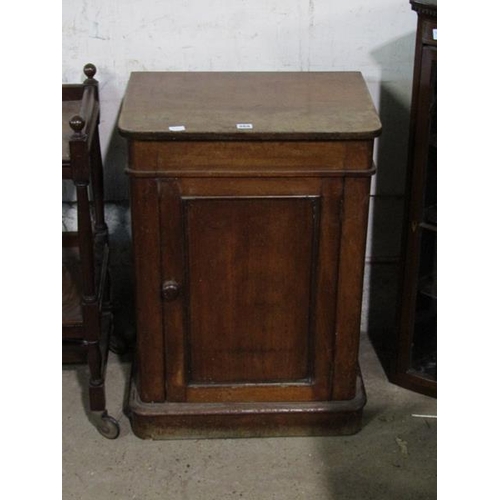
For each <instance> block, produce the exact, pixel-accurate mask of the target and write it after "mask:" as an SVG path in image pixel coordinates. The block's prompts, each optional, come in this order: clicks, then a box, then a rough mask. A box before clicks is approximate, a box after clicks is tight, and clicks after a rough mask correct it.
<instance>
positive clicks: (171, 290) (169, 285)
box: [161, 280, 181, 302]
mask: <svg viewBox="0 0 500 500" xmlns="http://www.w3.org/2000/svg"><path fill="white" fill-rule="evenodd" d="M180 290H181V287H180V285H179V283H177V281H174V280H169V281H165V282H164V283H163V285H162V287H161V296H162V297H163V298H164V299H165V300H167V301H169V302H170V301H172V300H175V299H176V298H177V297H178V296H179V292H180Z"/></svg>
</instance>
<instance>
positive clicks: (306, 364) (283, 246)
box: [185, 197, 317, 384]
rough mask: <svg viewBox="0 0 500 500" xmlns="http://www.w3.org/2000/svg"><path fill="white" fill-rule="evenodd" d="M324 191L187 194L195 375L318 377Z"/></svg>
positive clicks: (235, 379) (242, 379)
mask: <svg viewBox="0 0 500 500" xmlns="http://www.w3.org/2000/svg"><path fill="white" fill-rule="evenodd" d="M316 199H317V198H308V197H305V198H304V197H297V198H270V199H266V198H253V199H252V198H246V199H245V198H232V199H231V198H230V199H223V198H219V199H217V198H215V199H207V198H205V199H191V200H187V201H186V206H185V217H186V228H187V244H186V247H187V248H188V259H189V281H190V299H191V302H190V333H189V351H190V382H191V383H195V384H196V383H198V384H200V383H201V384H213V383H219V384H220V383H234V384H242V383H243V384H244V383H270V382H279V381H283V382H286V381H298V380H305V379H308V378H310V377H311V375H312V374H311V368H312V363H311V347H310V342H309V339H310V338H311V332H310V331H309V330H310V316H309V315H310V310H311V304H310V300H311V289H310V286H311V272H312V265H313V260H314V259H313V257H314V252H313V233H314V227H315V226H314V200H316Z"/></svg>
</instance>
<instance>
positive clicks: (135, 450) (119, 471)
mask: <svg viewBox="0 0 500 500" xmlns="http://www.w3.org/2000/svg"><path fill="white" fill-rule="evenodd" d="M393 278H394V272H393V270H391V269H390V267H388V266H381V267H380V268H379V269H377V270H374V269H369V270H368V271H367V278H366V280H365V296H366V297H370V296H371V303H370V304H369V303H368V299H365V304H364V310H363V333H362V335H361V347H360V364H361V369H362V373H363V377H364V381H365V386H366V391H367V397H368V403H367V405H366V407H365V411H364V423H363V428H362V430H361V431H360V432H359V433H358V434H356V435H354V436H349V437H314V438H266V439H256V438H254V439H225V440H224V439H221V440H174V441H144V440H141V439H139V438H137V437H136V436H135V435H134V434H133V432H132V430H131V428H130V424H129V421H128V419H127V417H126V415H125V414H124V411H123V408H124V403H125V399H126V397H125V394H126V390H127V384H128V379H129V373H130V359H127V358H121V359H120V358H119V357H117V356H116V355H115V354H111V355H110V359H109V364H108V372H107V377H108V378H107V387H108V409H109V413H110V414H111V415H112V416H114V417H115V418H116V419H117V420H118V421H119V423H120V426H121V434H120V436H119V437H118V439H116V440H107V439H104V438H103V437H101V436H100V435H99V434H98V432H97V431H96V430H95V428H94V427H93V425H92V423H91V421H90V420H89V416H88V415H87V413H86V412H85V409H84V407H85V405H86V390H85V389H84V387H85V381H86V370H85V367H83V366H67V367H64V368H63V373H62V393H63V401H62V436H63V437H62V444H63V449H62V465H63V477H62V491H63V495H62V498H63V499H64V500H70V499H80V500H108V499H109V500H111V499H140V500H156V499H168V500H170V499H171V500H177V499H179V500H180V499H182V500H224V499H259V500H271V499H278V500H280V499H287V500H294V499H305V500H306V499H307V500H323V499H325V500H326V499H332V500H350V499H352V500H364V499H366V500H369V499H373V500H375V499H377V500H378V499H384V500H393V499H394V500H412V499H415V500H416V499H421V500H424V499H433V498H436V469H437V467H436V431H437V419H436V418H430V417H427V418H425V417H424V418H422V417H419V416H416V415H428V416H435V415H436V411H437V408H436V406H437V402H436V400H435V399H433V398H429V397H426V396H423V395H419V394H416V393H413V392H410V391H408V390H405V389H402V388H400V387H397V386H395V385H393V384H391V383H389V382H388V380H387V377H386V373H385V371H384V369H383V366H382V363H381V361H380V360H381V359H382V360H383V359H384V353H383V351H380V345H379V342H378V340H377V339H380V331H382V332H383V328H382V329H381V326H383V325H384V323H385V322H387V318H386V317H381V316H380V311H381V310H383V308H380V307H378V306H377V304H379V303H380V304H385V305H386V306H387V304H388V303H390V304H393V301H394V295H391V293H392V294H393V292H388V293H385V294H384V293H379V294H378V295H377V293H374V290H385V289H388V288H390V287H389V285H390V284H391V283H392V281H391V280H393ZM384 287H385V288H384ZM370 291H371V294H370ZM122 321H123V320H122ZM377 332H379V333H378V334H377ZM374 346H375V347H377V351H376V350H375V348H374Z"/></svg>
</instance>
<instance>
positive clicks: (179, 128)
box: [168, 125, 186, 132]
mask: <svg viewBox="0 0 500 500" xmlns="http://www.w3.org/2000/svg"><path fill="white" fill-rule="evenodd" d="M168 130H170V131H171V132H182V131H183V130H186V127H185V126H184V125H172V126H171V127H168Z"/></svg>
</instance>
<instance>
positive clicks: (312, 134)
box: [119, 72, 381, 438]
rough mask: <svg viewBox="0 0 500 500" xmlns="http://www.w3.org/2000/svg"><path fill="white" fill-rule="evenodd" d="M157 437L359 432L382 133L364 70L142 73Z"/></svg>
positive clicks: (138, 85) (136, 136) (141, 209)
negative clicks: (365, 289) (373, 187)
mask: <svg viewBox="0 0 500 500" xmlns="http://www.w3.org/2000/svg"><path fill="white" fill-rule="evenodd" d="M119 129H120V132H121V134H122V135H123V136H125V137H126V138H127V140H128V143H129V168H128V174H129V176H130V183H131V184H130V186H131V211H132V229H133V249H134V263H135V264H134V265H135V280H136V313H137V328H138V331H137V359H136V370H135V374H134V377H133V381H132V388H131V399H130V414H131V421H132V427H133V430H134V432H135V433H136V434H137V435H138V436H140V437H144V438H168V437H221V436H237V437H241V436H270V435H314V434H349V433H353V432H356V431H358V430H359V429H360V425H361V415H362V408H363V406H364V404H365V400H366V398H365V393H364V389H363V384H362V379H361V374H360V372H359V368H358V344H359V328H360V312H361V294H362V283H363V269H364V255H365V241H366V230H367V217H368V204H369V194H370V180H371V175H372V174H373V173H374V168H373V163H372V152H373V141H374V138H375V137H376V136H377V135H378V134H379V132H380V130H381V125H380V122H379V118H378V116H377V113H376V111H375V109H374V107H373V104H372V101H371V99H370V96H369V93H368V91H367V88H366V85H365V83H364V81H363V78H362V76H361V74H360V73H356V72H352V73H166V72H156V73H155V72H138V73H132V75H131V78H130V81H129V84H128V88H127V92H126V95H125V99H124V102H123V106H122V110H121V115H120V119H119Z"/></svg>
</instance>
